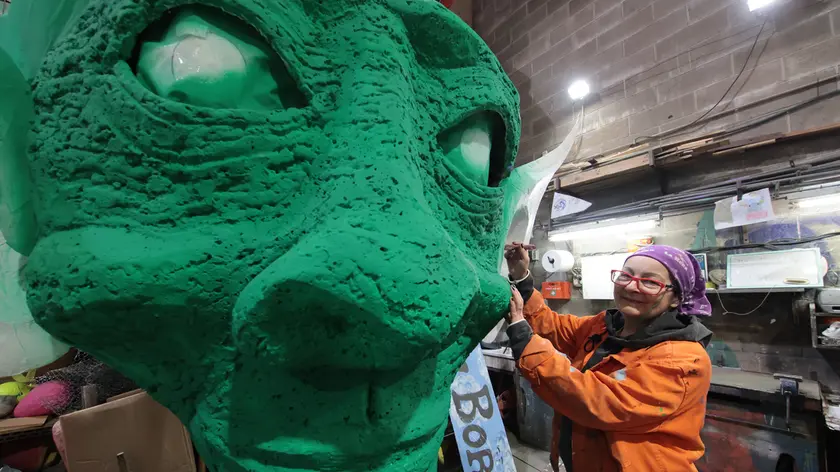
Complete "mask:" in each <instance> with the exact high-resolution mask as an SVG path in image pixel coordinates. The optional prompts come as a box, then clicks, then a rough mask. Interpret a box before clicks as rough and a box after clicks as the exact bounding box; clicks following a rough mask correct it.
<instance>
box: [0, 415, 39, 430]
mask: <svg viewBox="0 0 840 472" xmlns="http://www.w3.org/2000/svg"><path fill="white" fill-rule="evenodd" d="M46 422H47V417H46V416H35V417H32V418H7V419H5V420H0V434H9V433H16V432H18V431H26V430H29V429H36V428H40V427H41V426H44V423H46Z"/></svg>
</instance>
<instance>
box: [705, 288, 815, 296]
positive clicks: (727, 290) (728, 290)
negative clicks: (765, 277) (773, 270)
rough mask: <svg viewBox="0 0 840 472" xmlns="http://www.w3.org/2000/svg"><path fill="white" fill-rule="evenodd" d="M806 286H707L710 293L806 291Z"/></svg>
mask: <svg viewBox="0 0 840 472" xmlns="http://www.w3.org/2000/svg"><path fill="white" fill-rule="evenodd" d="M805 290H806V289H805V288H804V287H778V288H707V289H706V292H708V293H720V294H728V293H733V294H735V293H804V292H805Z"/></svg>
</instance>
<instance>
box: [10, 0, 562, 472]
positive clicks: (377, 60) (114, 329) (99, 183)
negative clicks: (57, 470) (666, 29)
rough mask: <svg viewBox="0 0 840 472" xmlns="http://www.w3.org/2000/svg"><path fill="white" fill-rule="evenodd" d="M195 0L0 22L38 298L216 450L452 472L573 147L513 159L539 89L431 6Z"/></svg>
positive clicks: (346, 465)
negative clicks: (454, 413)
mask: <svg viewBox="0 0 840 472" xmlns="http://www.w3.org/2000/svg"><path fill="white" fill-rule="evenodd" d="M186 5H190V4H189V3H188V2H186V1H180V0H90V1H87V2H82V1H79V2H71V1H58V0H53V1H49V0H35V1H34V2H23V1H20V2H17V1H16V2H14V3H13V5H12V7H11V12H10V15H9V16H8V17H6V18H3V19H2V20H0V44H1V45H3V47H4V48H6V52H2V51H0V74H2V76H3V77H4V81H6V82H5V84H4V87H5V91H6V92H8V95H7V96H4V97H3V103H2V107H0V136H2V138H0V139H3V140H2V141H0V171H2V172H0V230H2V231H3V233H4V234H5V235H6V236H7V238H8V240H9V243H10V245H11V246H12V247H13V248H15V249H16V250H17V251H19V252H22V253H24V254H27V255H29V262H28V265H27V266H26V269H25V280H26V282H27V289H28V293H27V302H28V305H29V308H30V309H31V311H32V314H33V316H34V317H35V319H36V320H37V321H38V323H39V324H41V325H42V326H43V327H44V328H45V329H47V330H48V331H49V332H50V333H52V334H53V335H55V336H57V337H58V338H59V339H61V340H63V341H66V342H68V343H72V344H74V345H76V346H78V347H80V348H81V349H83V350H86V351H89V352H91V353H93V354H95V355H96V356H97V357H99V358H101V359H102V360H103V361H106V362H108V363H109V364H111V365H112V366H114V367H116V368H118V369H119V370H120V371H122V372H123V373H124V374H126V375H128V376H130V377H132V378H133V379H134V380H135V381H136V382H137V383H139V384H140V385H142V386H143V387H144V388H146V389H147V390H148V391H149V392H150V393H151V394H152V395H153V396H154V397H155V398H157V399H158V400H159V401H160V402H161V403H163V404H164V405H166V406H167V407H169V408H170V409H171V410H172V411H173V412H175V413H176V414H177V415H178V416H179V417H180V418H181V419H182V420H183V421H184V423H185V424H186V425H187V426H188V427H189V429H190V431H191V433H192V435H193V439H194V440H195V442H196V445H197V447H198V449H199V451H200V452H201V454H202V456H204V458H205V460H206V461H207V462H208V463H209V464H210V465H211V468H212V469H213V470H216V471H240V470H241V471H244V470H337V471H338V470H340V471H357V470H358V471H363V470H364V471H368V470H393V471H403V470H407V471H425V470H433V469H434V467H435V457H436V454H435V453H436V451H437V448H438V444H439V443H440V439H441V436H442V434H443V430H444V427H445V424H446V417H447V411H448V403H449V396H448V387H449V385H450V383H451V381H452V379H453V377H454V374H455V372H456V370H457V369H458V367H459V366H460V365H461V363H462V362H463V360H464V359H465V357H466V355H467V354H468V352H469V351H470V350H471V349H472V348H473V346H475V344H476V342H477V340H478V339H479V338H480V337H481V336H482V335H483V334H485V332H486V331H487V330H488V329H489V328H490V327H491V326H492V325H493V324H494V323H495V322H496V321H497V320H498V319H499V318H500V317H501V316H502V315H503V314H504V313H505V312H506V311H507V306H508V298H509V295H510V293H509V288H508V284H507V282H506V281H505V279H504V278H503V277H501V276H499V275H498V266H499V262H500V255H501V250H500V249H501V245H502V244H503V243H504V240H505V236H506V233H507V229H508V227H509V225H510V223H511V221H512V220H513V218H514V213H515V212H516V211H517V208H520V207H521V208H520V214H522V208H526V207H527V206H528V195H529V192H531V191H532V190H533V188H534V186H535V185H536V184H537V183H540V182H542V184H543V185H544V181H545V177H546V176H548V175H550V173H551V172H553V169H554V168H556V166H557V165H559V163H560V162H562V159H563V158H564V157H565V152H566V151H567V150H568V149H567V148H568V146H566V148H564V149H565V151H562V152H560V153H559V154H558V153H555V154H552V155H550V156H548V157H547V158H544V159H543V160H542V161H540V162H538V163H536V164H534V165H532V166H530V167H528V168H524V169H523V170H519V169H518V170H517V172H516V173H514V175H513V176H508V171H509V169H510V167H511V164H512V162H513V158H514V155H515V152H516V149H517V143H518V138H519V116H518V107H517V102H518V96H517V93H516V90H515V89H514V87H513V85H512V84H511V83H510V81H509V80H508V79H507V77H506V76H505V74H504V72H503V71H502V69H501V67H500V65H499V63H498V62H497V60H496V59H495V58H494V56H493V54H492V53H491V52H490V50H489V49H488V48H487V47H486V46H485V45H484V43H483V42H482V41H481V40H480V39H479V37H478V36H477V35H475V34H474V33H473V32H472V31H471V30H470V29H469V28H468V27H467V26H466V25H465V24H463V23H462V22H461V21H460V20H459V19H458V18H457V17H456V16H455V15H454V14H452V13H450V12H449V11H447V10H446V9H444V8H443V7H442V6H440V5H439V4H437V3H435V2H429V1H417V0H415V1H408V0H332V1H315V0H286V1H266V0H214V1H205V2H202V6H194V5H193V6H186ZM30 89H31V90H32V91H33V92H32V93H31V94H30V93H29V91H30ZM7 97H8V99H7ZM29 117H31V120H30V119H29ZM567 144H568V142H567ZM537 193H540V192H539V189H538V191H537ZM523 202H524V203H523ZM523 205H524V206H523ZM524 211H525V213H524V214H525V215H526V216H525V219H526V220H528V215H529V214H530V213H529V212H528V211H527V210H524ZM530 221H531V222H532V221H533V216H532V215H531V217H530ZM527 226H528V225H527V224H526V225H525V227H526V233H527V232H528V231H529V229H527ZM523 236H524V235H523Z"/></svg>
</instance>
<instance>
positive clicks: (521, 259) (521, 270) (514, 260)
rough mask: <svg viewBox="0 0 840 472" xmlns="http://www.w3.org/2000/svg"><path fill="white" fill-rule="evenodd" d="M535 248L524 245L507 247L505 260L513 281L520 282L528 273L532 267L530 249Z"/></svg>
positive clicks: (509, 245)
mask: <svg viewBox="0 0 840 472" xmlns="http://www.w3.org/2000/svg"><path fill="white" fill-rule="evenodd" d="M534 248H535V247H534V246H530V245H525V244H522V243H513V244H506V245H505V259H506V260H507V265H508V272H509V273H510V278H511V279H512V280H519V279H521V278H523V277H525V275H526V274H527V273H528V267H530V266H531V258H530V257H529V256H528V249H534Z"/></svg>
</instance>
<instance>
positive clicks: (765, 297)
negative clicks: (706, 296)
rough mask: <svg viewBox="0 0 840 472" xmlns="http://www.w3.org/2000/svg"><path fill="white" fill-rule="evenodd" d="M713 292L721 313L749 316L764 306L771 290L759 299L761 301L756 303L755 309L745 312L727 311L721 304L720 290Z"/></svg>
mask: <svg viewBox="0 0 840 472" xmlns="http://www.w3.org/2000/svg"><path fill="white" fill-rule="evenodd" d="M715 293H716V294H717V298H718V301H719V302H720V307H721V308H723V315H737V316H749V315H752V314H753V313H755V312H757V311H758V310H759V309H760V308H761V307H762V306H764V302H766V301H767V299H768V298H770V294H771V293H773V292H769V291H768V292H767V295H765V296H764V300H761V303H759V304H758V306H757V307H755V309H753V310H751V311H748V312H746V313H735V312H734V311H729V310H727V309H726V306H725V305H724V304H723V298H721V297H720V291H718V290H716V291H715Z"/></svg>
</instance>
